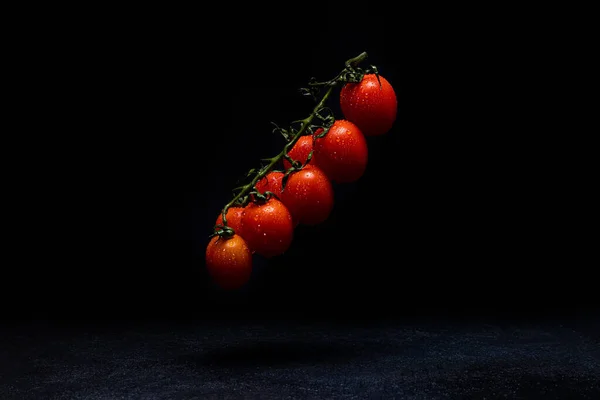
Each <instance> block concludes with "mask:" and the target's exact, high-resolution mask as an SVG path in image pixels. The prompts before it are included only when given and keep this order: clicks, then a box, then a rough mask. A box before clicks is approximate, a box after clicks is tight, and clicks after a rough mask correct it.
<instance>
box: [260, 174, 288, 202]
mask: <svg viewBox="0 0 600 400" xmlns="http://www.w3.org/2000/svg"><path fill="white" fill-rule="evenodd" d="M283 175H284V173H283V172H281V171H271V172H269V173H267V174H266V175H265V176H264V177H262V178H261V179H260V180H259V181H258V182H257V183H256V185H254V188H255V189H256V191H257V192H258V193H260V194H263V195H264V194H265V193H266V192H271V193H273V194H274V195H275V196H277V198H281V189H282V185H281V183H282V180H283ZM252 198H254V197H252Z"/></svg>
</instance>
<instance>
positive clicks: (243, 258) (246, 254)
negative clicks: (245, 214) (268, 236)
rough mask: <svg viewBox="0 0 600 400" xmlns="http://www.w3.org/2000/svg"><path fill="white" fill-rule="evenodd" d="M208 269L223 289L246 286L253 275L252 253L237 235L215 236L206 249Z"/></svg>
mask: <svg viewBox="0 0 600 400" xmlns="http://www.w3.org/2000/svg"><path fill="white" fill-rule="evenodd" d="M206 269H207V271H208V274H209V275H210V276H211V278H212V279H213V281H214V282H215V283H216V284H217V285H218V286H220V287H221V288H223V289H226V290H233V289H238V288H240V287H242V286H244V285H245V284H246V283H247V282H248V281H249V280H250V275H251V273H252V253H251V251H250V248H249V247H248V245H247V244H246V242H245V241H244V239H243V238H242V237H241V236H240V235H237V234H234V235H233V236H230V237H219V236H214V237H213V238H212V239H211V240H210V242H209V243H208V246H207V247H206Z"/></svg>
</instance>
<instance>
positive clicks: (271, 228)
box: [242, 197, 294, 258]
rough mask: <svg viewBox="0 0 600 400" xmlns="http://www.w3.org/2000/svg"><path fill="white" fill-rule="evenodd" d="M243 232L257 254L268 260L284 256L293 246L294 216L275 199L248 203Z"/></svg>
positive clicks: (243, 217)
mask: <svg viewBox="0 0 600 400" xmlns="http://www.w3.org/2000/svg"><path fill="white" fill-rule="evenodd" d="M242 232H243V233H244V239H245V240H246V242H247V243H248V246H249V247H250V248H251V249H252V250H254V252H255V253H256V254H259V255H261V256H263V257H266V258H271V257H274V256H277V255H280V254H283V253H285V252H286V251H287V250H288V249H289V247H290V245H291V244H292V239H293V234H294V224H293V222H292V215H291V214H290V211H289V210H288V208H287V207H286V206H285V205H284V204H283V203H282V202H281V201H280V200H279V199H277V198H275V197H271V198H269V199H268V200H267V201H256V202H252V203H248V205H247V206H246V208H245V209H244V214H243V216H242Z"/></svg>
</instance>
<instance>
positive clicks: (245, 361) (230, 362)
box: [187, 341, 357, 367]
mask: <svg viewBox="0 0 600 400" xmlns="http://www.w3.org/2000/svg"><path fill="white" fill-rule="evenodd" d="M356 355H357V352H356V351H355V350H354V349H353V348H352V347H350V346H344V345H342V344H337V343H311V342H308V341H306V342H302V341H288V342H259V343H248V344H239V345H234V346H229V347H223V348H218V349H213V350H209V351H207V352H205V353H202V354H195V355H193V356H191V357H189V358H188V360H187V361H188V362H191V363H194V364H197V365H198V366H202V367H207V366H210V367H253V366H287V365H290V364H332V363H338V362H346V361H348V360H350V359H352V358H353V357H355V356H356Z"/></svg>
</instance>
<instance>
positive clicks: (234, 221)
mask: <svg viewBox="0 0 600 400" xmlns="http://www.w3.org/2000/svg"><path fill="white" fill-rule="evenodd" d="M243 213H244V207H229V208H228V209H227V213H226V214H225V215H226V217H227V226H228V227H230V228H231V229H233V230H234V231H235V233H237V234H240V235H241V233H242V230H241V228H242V214H243ZM222 224H223V214H222V213H219V216H218V217H217V220H216V222H215V225H222Z"/></svg>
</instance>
